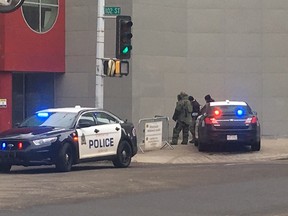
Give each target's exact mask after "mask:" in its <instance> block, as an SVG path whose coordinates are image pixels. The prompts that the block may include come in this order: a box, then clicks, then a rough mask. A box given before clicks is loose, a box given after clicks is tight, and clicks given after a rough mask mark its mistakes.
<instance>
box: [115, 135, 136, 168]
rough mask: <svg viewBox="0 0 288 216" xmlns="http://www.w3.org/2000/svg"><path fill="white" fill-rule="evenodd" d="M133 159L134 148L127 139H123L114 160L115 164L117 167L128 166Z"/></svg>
mask: <svg viewBox="0 0 288 216" xmlns="http://www.w3.org/2000/svg"><path fill="white" fill-rule="evenodd" d="M131 160H132V148H131V146H130V144H129V143H128V142H127V141H125V140H124V141H121V142H120V144H119V146H118V149H117V155H116V158H115V159H114V160H113V161H112V162H113V164H114V166H115V167H117V168H126V167H128V166H129V165H130V163H131Z"/></svg>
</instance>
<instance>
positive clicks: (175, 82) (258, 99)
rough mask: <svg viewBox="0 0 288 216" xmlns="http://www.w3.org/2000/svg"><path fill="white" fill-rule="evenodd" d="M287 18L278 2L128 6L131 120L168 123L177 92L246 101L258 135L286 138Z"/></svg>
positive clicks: (196, 0) (287, 5)
mask: <svg viewBox="0 0 288 216" xmlns="http://www.w3.org/2000/svg"><path fill="white" fill-rule="evenodd" d="M287 16H288V1H283V0H187V1H177V3H176V1H172V0H171V1H166V0H162V1H160V0H159V1H145V0H135V1H133V17H134V21H135V23H137V24H136V25H135V26H134V33H135V38H134V39H133V43H134V44H135V45H134V46H135V47H136V48H135V49H134V50H133V119H139V118H145V117H152V116H153V115H156V114H162V115H167V116H170V117H171V116H172V113H173V109H174V105H175V101H176V95H177V93H178V92H180V91H181V90H184V91H186V92H187V93H189V94H192V95H193V96H194V97H195V98H196V99H198V101H199V102H200V103H201V104H203V103H204V100H203V97H204V96H205V95H206V94H208V93H210V94H211V95H212V96H213V97H214V98H215V99H217V100H223V99H231V100H232V99H234V100H245V101H247V102H248V103H249V104H250V105H251V106H252V107H253V108H254V109H255V110H256V111H257V112H258V114H259V118H260V121H261V124H262V133H263V134H264V135H276V136H285V135H288V129H287V126H286V122H287V120H288V119H287V117H288V114H287V111H286V109H285V108H286V107H287V105H288V104H287V103H288V97H287V96H288V93H287V92H288V91H287V90H288V87H287V81H288V71H287V68H288V67H287V64H288V63H287V57H288V34H287V33H288V21H287V20H288V19H287V18H288V17H287ZM171 125H173V123H172V122H171Z"/></svg>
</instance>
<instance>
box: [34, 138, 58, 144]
mask: <svg viewBox="0 0 288 216" xmlns="http://www.w3.org/2000/svg"><path fill="white" fill-rule="evenodd" d="M56 140H57V137H51V138H45V139H38V140H33V143H34V144H35V145H37V146H38V145H45V144H46V145H49V144H51V143H53V142H55V141H56Z"/></svg>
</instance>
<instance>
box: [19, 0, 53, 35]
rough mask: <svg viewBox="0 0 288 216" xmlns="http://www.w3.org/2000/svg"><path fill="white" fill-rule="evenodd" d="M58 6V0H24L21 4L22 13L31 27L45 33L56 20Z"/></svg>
mask: <svg viewBox="0 0 288 216" xmlns="http://www.w3.org/2000/svg"><path fill="white" fill-rule="evenodd" d="M58 7H59V4H58V0H25V1H24V4H23V5H22V13H23V16H24V19H25V21H26V23H27V25H28V26H29V27H30V28H31V29H33V30H34V31H36V32H39V33H45V32H47V31H49V30H50V29H51V28H52V27H53V25H54V23H55V22H56V19H57V16H58Z"/></svg>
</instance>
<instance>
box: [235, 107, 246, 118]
mask: <svg viewBox="0 0 288 216" xmlns="http://www.w3.org/2000/svg"><path fill="white" fill-rule="evenodd" d="M244 113H245V112H244V110H243V109H241V108H238V109H236V115H237V116H238V117H241V116H243V115H244Z"/></svg>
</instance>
